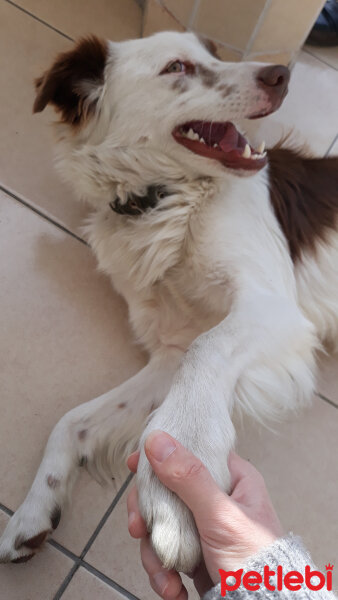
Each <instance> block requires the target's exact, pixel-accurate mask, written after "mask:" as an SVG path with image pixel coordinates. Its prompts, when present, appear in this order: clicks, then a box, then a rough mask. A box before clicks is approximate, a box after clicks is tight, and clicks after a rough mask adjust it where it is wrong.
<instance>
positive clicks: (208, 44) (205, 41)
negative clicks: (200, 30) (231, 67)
mask: <svg viewBox="0 0 338 600" xmlns="http://www.w3.org/2000/svg"><path fill="white" fill-rule="evenodd" d="M196 37H197V38H198V40H199V42H200V43H201V44H202V46H204V48H205V49H206V50H208V52H209V53H210V54H211V55H212V56H214V57H215V58H218V59H219V60H221V59H220V57H219V56H218V54H217V45H216V44H215V42H213V40H209V38H206V37H204V35H200V34H196Z"/></svg>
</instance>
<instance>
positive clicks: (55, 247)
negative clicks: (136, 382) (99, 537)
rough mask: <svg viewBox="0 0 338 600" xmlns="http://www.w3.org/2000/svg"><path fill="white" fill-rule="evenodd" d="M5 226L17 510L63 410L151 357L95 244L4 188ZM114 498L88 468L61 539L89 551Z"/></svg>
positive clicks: (5, 420) (6, 374)
mask: <svg viewBox="0 0 338 600" xmlns="http://www.w3.org/2000/svg"><path fill="white" fill-rule="evenodd" d="M0 228H1V232H0V254H1V256H3V257H4V256H5V257H6V260H3V261H1V266H0V271H1V274H0V279H1V286H0V306H1V313H0V355H1V357H2V359H1V364H0V370H1V372H0V382H1V384H0V387H1V397H0V405H1V420H0V456H1V460H0V481H1V488H0V502H2V503H3V504H4V505H5V506H8V507H9V508H11V509H13V510H15V509H16V508H17V507H18V505H19V504H20V503H21V501H22V500H23V499H24V496H25V493H26V492H27V491H28V487H29V485H30V483H31V481H32V478H33V475H34V473H35V470H36V469H37V467H38V464H39V462H40V460H41V456H42V451H43V448H44V446H45V443H46V441H47V438H48V435H49V433H50V431H51V429H52V428H53V426H54V425H55V424H56V422H57V421H58V420H59V418H60V417H61V416H62V415H63V414H64V413H65V412H66V411H67V410H69V409H70V408H72V407H73V406H75V405H77V404H80V403H81V402H85V401H87V400H90V399H92V398H94V397H95V396H97V395H99V394H101V393H103V392H105V391H107V390H108V389H110V388H111V387H114V386H115V385H117V384H119V383H121V382H122V381H124V380H125V379H127V378H128V377H129V376H130V375H131V374H133V373H134V372H136V371H138V370H139V368H140V367H141V366H142V365H143V363H144V358H143V356H142V355H141V353H140V351H139V350H138V349H137V348H136V347H135V346H134V345H133V344H132V341H131V335H130V332H129V328H128V324H127V312H126V307H125V305H124V304H123V302H122V300H121V299H120V298H119V297H117V296H116V295H115V294H114V292H113V290H112V288H111V286H110V284H109V282H108V280H106V278H104V277H103V276H101V275H99V274H98V273H97V271H96V265H95V261H94V258H93V257H92V255H91V252H90V250H89V248H87V247H86V246H84V245H83V244H81V243H80V242H78V241H77V240H74V239H73V238H72V237H71V236H69V235H67V234H65V233H63V232H62V231H60V230H59V229H57V228H56V227H55V226H54V225H51V224H49V223H48V222H46V221H45V220H43V219H41V218H40V217H38V216H37V215H35V214H34V213H33V212H32V211H30V210H29V209H27V208H26V207H23V206H22V205H21V204H19V203H17V202H16V201H14V200H12V199H10V198H8V197H6V196H5V195H4V194H1V196H0ZM18 439H20V443H19V444H18V443H17V440H18ZM113 496H114V491H113V490H112V489H109V488H108V489H102V488H100V487H99V486H98V485H97V484H96V483H94V482H92V481H90V480H89V478H88V477H86V475H84V476H83V478H82V481H81V482H79V485H78V486H77V488H76V490H75V495H74V501H73V503H72V505H71V508H69V509H68V511H66V513H65V518H64V522H63V523H62V522H61V524H60V528H59V529H58V531H57V532H56V534H55V538H56V539H57V540H59V541H60V542H61V543H64V544H65V545H66V546H68V547H69V548H70V549H71V550H73V551H74V552H76V553H78V552H80V551H81V550H82V548H83V546H84V545H85V543H86V541H87V540H88V538H89V536H90V535H91V533H92V532H93V530H94V528H95V526H96V525H97V523H98V521H99V519H100V518H101V516H102V514H103V512H104V511H105V509H106V508H107V507H108V505H109V504H110V502H111V501H112V499H113ZM66 517H67V518H66Z"/></svg>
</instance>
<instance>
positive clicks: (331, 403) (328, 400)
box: [315, 392, 338, 409]
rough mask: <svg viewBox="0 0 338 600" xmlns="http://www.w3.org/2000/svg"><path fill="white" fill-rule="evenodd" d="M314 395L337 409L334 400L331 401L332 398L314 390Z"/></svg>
mask: <svg viewBox="0 0 338 600" xmlns="http://www.w3.org/2000/svg"><path fill="white" fill-rule="evenodd" d="M315 394H316V396H318V398H320V399H321V400H324V401H325V402H327V403H328V404H330V405H331V406H333V407H334V408H337V409H338V404H336V403H335V402H333V400H330V399H329V398H326V396H323V394H320V393H319V392H315Z"/></svg>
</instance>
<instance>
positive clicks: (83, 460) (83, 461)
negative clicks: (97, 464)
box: [79, 456, 88, 467]
mask: <svg viewBox="0 0 338 600" xmlns="http://www.w3.org/2000/svg"><path fill="white" fill-rule="evenodd" d="M87 464H88V457H87V456H81V458H80V460H79V467H85V466H86V465H87Z"/></svg>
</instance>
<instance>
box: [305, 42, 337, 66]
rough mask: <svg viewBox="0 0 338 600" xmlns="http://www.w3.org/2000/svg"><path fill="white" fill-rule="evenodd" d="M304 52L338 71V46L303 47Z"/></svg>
mask: <svg viewBox="0 0 338 600" xmlns="http://www.w3.org/2000/svg"><path fill="white" fill-rule="evenodd" d="M304 50H305V51H306V52H308V53H309V54H312V55H313V56H316V57H317V58H319V59H320V60H322V61H323V62H325V63H326V64H327V65H330V66H331V67H333V68H334V69H338V46H334V47H333V48H321V47H320V46H309V45H306V46H304Z"/></svg>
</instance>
